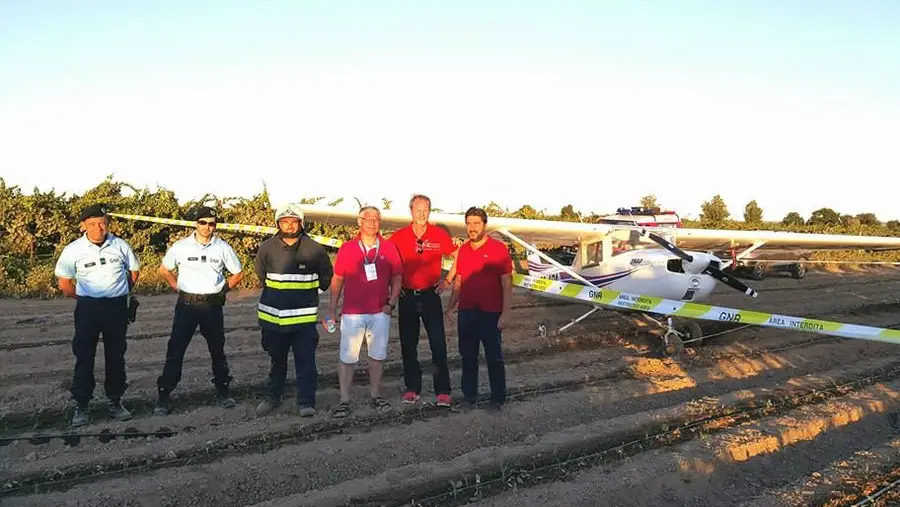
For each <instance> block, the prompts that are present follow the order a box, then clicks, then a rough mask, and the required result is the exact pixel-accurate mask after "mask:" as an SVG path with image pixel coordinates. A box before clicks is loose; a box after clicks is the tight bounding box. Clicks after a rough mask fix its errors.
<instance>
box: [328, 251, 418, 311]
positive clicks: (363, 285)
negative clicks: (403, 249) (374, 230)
mask: <svg viewBox="0 0 900 507" xmlns="http://www.w3.org/2000/svg"><path fill="white" fill-rule="evenodd" d="M361 245H362V241H361V240H360V237H359V235H357V236H356V237H355V238H353V239H351V240H349V241H346V242H344V244H342V245H341V247H340V248H339V249H338V253H337V257H336V258H335V260H334V274H335V275H337V276H341V277H343V278H344V304H343V307H342V308H341V313H345V314H348V315H358V314H372V313H378V312H380V311H381V309H382V307H383V306H384V305H385V304H387V301H388V296H389V295H390V290H391V277H393V276H395V275H399V274H402V273H403V262H402V261H401V260H400V254H399V252H397V247H396V246H395V245H394V244H393V243H391V242H390V241H388V240H386V239H384V237H383V236H382V235H381V234H379V235H378V245H379V248H378V249H377V250H378V254H377V255H376V253H375V250H376V248H375V247H374V246H373V247H372V248H369V249H368V251H367V252H366V253H365V257H363V255H364V254H363V251H362V249H361V248H360V246H361ZM364 259H365V261H366V262H368V263H370V264H371V263H372V262H374V263H375V272H376V274H377V278H376V279H375V280H372V281H369V280H367V279H366V268H365V264H364V262H363V261H364ZM332 297H334V295H332Z"/></svg>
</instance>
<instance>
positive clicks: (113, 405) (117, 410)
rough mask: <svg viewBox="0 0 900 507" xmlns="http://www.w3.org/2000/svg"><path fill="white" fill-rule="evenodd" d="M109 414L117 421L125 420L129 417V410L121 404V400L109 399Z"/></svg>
mask: <svg viewBox="0 0 900 507" xmlns="http://www.w3.org/2000/svg"><path fill="white" fill-rule="evenodd" d="M109 416H110V417H111V418H113V419H116V420H117V421H127V420H129V419H131V412H129V411H128V410H127V409H126V408H125V407H124V406H123V405H122V401H121V400H109Z"/></svg>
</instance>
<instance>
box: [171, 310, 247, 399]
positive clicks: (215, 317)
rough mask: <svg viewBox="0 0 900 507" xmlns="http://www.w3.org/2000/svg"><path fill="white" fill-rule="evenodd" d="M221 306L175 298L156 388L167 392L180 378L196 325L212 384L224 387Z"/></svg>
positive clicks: (225, 363) (226, 379)
mask: <svg viewBox="0 0 900 507" xmlns="http://www.w3.org/2000/svg"><path fill="white" fill-rule="evenodd" d="M222 308H223V307H222V305H221V304H218V303H216V304H209V303H205V302H202V301H198V302H192V301H189V300H188V299H187V298H185V297H184V296H183V295H182V296H180V297H179V298H178V302H177V303H175V316H174V317H173V318H172V333H171V336H170V337H169V343H168V347H167V350H166V363H165V365H164V366H163V371H162V375H160V376H159V378H158V379H157V380H156V385H157V386H158V387H159V389H160V390H162V391H166V392H171V391H172V390H173V389H175V387H176V386H177V385H178V382H180V381H181V369H182V364H183V362H184V354H185V352H187V348H188V345H190V343H191V339H192V338H193V337H194V331H196V330H197V327H198V326H199V327H200V333H201V334H202V335H203V337H204V338H205V339H206V346H207V348H208V349H209V355H210V359H211V360H212V371H213V383H214V384H215V385H216V387H220V388H221V387H227V386H228V384H229V383H230V382H231V376H230V374H229V368H228V360H227V359H226V358H225V319H224V313H223V311H222Z"/></svg>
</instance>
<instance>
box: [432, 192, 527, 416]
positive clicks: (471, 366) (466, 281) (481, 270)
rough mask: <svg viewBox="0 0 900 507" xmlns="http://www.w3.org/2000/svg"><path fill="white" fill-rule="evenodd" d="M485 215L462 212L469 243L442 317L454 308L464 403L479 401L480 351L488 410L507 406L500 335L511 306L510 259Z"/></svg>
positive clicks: (461, 253) (461, 249) (476, 211)
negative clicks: (487, 384) (490, 232)
mask: <svg viewBox="0 0 900 507" xmlns="http://www.w3.org/2000/svg"><path fill="white" fill-rule="evenodd" d="M486 227H487V213H485V211H484V210H483V209H481V208H475V207H472V208H469V209H468V210H467V211H466V232H467V234H468V236H469V241H467V242H466V243H464V244H463V245H462V246H460V247H459V252H458V253H457V254H456V261H455V271H456V276H455V277H454V280H453V291H452V292H451V293H450V301H449V302H448V303H447V311H446V317H447V319H448V320H449V318H450V312H451V311H452V310H453V307H454V306H455V305H456V304H457V302H458V303H459V323H458V326H457V329H458V332H459V354H460V356H462V386H461V387H462V393H463V396H464V397H465V401H466V403H468V404H471V405H474V404H475V402H476V401H477V398H478V348H479V345H483V346H484V359H485V362H486V363H487V369H488V379H489V380H490V384H491V403H490V405H488V407H489V408H491V409H499V408H500V406H501V405H503V403H504V402H505V401H506V367H505V365H504V362H503V350H502V347H501V338H502V336H501V330H502V329H503V328H504V327H505V325H506V320H507V318H508V316H509V307H510V304H511V301H512V257H511V256H510V255H509V249H508V248H507V247H506V245H505V244H504V243H503V242H501V241H498V240H496V239H493V238H490V237H488V236H487V235H486V233H485V229H486Z"/></svg>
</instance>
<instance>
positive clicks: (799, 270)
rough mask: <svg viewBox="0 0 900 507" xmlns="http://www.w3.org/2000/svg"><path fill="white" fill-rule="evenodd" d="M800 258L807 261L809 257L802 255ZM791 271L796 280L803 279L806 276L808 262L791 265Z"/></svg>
mask: <svg viewBox="0 0 900 507" xmlns="http://www.w3.org/2000/svg"><path fill="white" fill-rule="evenodd" d="M800 260H802V261H805V260H807V259H806V257H801V258H800ZM790 273H791V276H792V277H794V279H795V280H800V279H802V278H803V277H804V276H806V264H804V263H802V262H798V263H797V264H794V265H793V266H791V269H790Z"/></svg>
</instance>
